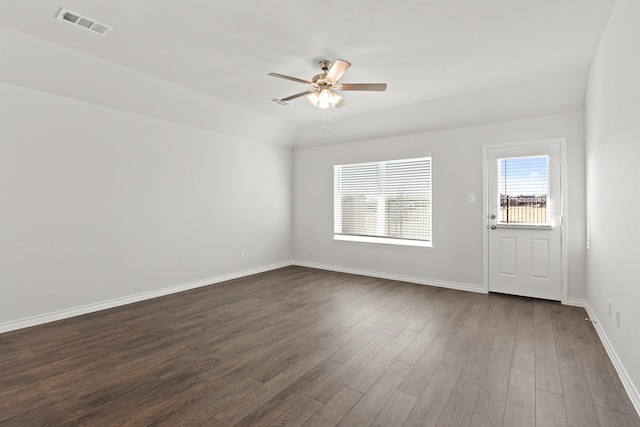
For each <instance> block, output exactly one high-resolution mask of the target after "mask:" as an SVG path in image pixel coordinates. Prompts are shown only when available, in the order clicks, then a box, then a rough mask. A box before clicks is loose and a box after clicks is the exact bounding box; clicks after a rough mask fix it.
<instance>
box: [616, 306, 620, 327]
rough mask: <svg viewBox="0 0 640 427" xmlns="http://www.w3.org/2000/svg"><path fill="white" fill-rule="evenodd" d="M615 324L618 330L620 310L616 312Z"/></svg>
mask: <svg viewBox="0 0 640 427" xmlns="http://www.w3.org/2000/svg"><path fill="white" fill-rule="evenodd" d="M616 324H617V325H618V329H620V310H616Z"/></svg>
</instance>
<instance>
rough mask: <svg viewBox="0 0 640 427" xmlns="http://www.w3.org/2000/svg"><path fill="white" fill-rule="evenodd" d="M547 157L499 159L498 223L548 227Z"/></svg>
mask: <svg viewBox="0 0 640 427" xmlns="http://www.w3.org/2000/svg"><path fill="white" fill-rule="evenodd" d="M548 171H549V157H548V156H532V157H508V158H503V159H498V191H497V194H498V200H497V204H498V223H500V224H521V225H550V222H549V215H548V203H547V199H548V196H549V174H548Z"/></svg>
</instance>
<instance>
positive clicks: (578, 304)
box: [564, 297, 587, 308]
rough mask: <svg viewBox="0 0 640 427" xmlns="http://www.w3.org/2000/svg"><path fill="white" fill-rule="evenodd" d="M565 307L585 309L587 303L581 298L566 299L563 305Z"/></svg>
mask: <svg viewBox="0 0 640 427" xmlns="http://www.w3.org/2000/svg"><path fill="white" fill-rule="evenodd" d="M564 304H565V305H571V306H573V307H582V308H587V301H586V300H583V299H581V298H571V297H569V298H567V301H566V302H565V303H564Z"/></svg>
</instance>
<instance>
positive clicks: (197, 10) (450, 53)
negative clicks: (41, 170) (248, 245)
mask: <svg viewBox="0 0 640 427" xmlns="http://www.w3.org/2000/svg"><path fill="white" fill-rule="evenodd" d="M62 1H63V2H62V3H54V2H51V1H50V0H21V1H6V0H5V1H2V2H0V25H2V26H4V27H6V28H8V29H11V30H15V31H16V32H19V33H24V34H27V35H30V36H34V37H36V38H39V39H45V40H47V41H48V42H51V43H53V44H55V45H60V46H64V47H66V48H70V49H72V50H74V51H79V52H82V53H84V54H88V55H91V56H93V57H96V58H99V59H100V60H103V61H108V62H110V63H112V64H111V65H113V64H117V65H118V66H121V67H122V68H125V69H128V70H133V71H135V72H137V73H142V74H144V75H148V76H152V77H154V78H155V79H160V80H163V81H165V82H170V83H172V84H176V85H179V86H182V87H185V88H188V89H191V90H192V91H195V92H197V93H200V94H204V95H207V96H209V97H213V98H216V99H217V100H222V101H226V102H228V103H232V104H236V105H237V106H239V107H241V108H243V109H249V110H252V111H254V112H256V113H260V114H262V115H266V116H270V117H271V118H273V119H277V120H278V121H281V122H286V123H288V124H290V125H292V126H295V127H297V128H298V129H303V130H304V129H306V128H308V127H309V126H314V127H315V126H317V123H318V122H321V121H322V114H321V113H322V112H320V111H319V110H317V109H315V108H313V107H312V106H311V105H309V104H308V103H307V101H306V100H305V98H299V99H297V100H294V101H292V105H290V106H288V107H284V108H283V107H280V106H278V105H276V104H273V103H270V102H268V101H267V100H268V99H269V98H273V97H285V96H288V95H291V94H294V93H298V92H301V91H303V90H305V88H306V87H305V86H304V85H301V84H298V83H295V82H292V81H287V80H281V79H276V78H273V77H268V76H267V73H269V72H278V73H282V74H287V75H291V76H296V77H299V78H303V79H311V77H312V76H313V75H314V74H317V73H318V72H319V71H320V70H319V67H318V65H317V62H318V61H319V60H320V59H324V58H326V59H329V60H334V59H336V58H341V59H345V60H347V61H349V62H351V63H352V64H353V65H352V67H351V69H349V70H348V71H347V73H346V74H345V75H344V77H343V78H342V79H341V82H342V83H360V82H386V83H387V84H388V89H387V91H386V92H383V93H365V92H344V93H342V95H343V96H344V99H345V101H346V103H347V106H346V107H345V108H341V109H336V110H335V111H333V112H332V117H333V119H334V120H336V121H337V122H340V120H345V119H348V118H349V117H352V116H358V117H359V116H361V115H363V114H365V113H368V114H376V112H377V114H381V113H380V111H385V112H390V111H393V110H394V109H396V110H397V111H398V112H403V113H402V114H405V113H406V111H407V108H409V109H410V108H412V107H411V106H421V105H422V106H423V105H426V104H427V103H433V102H435V103H438V102H440V103H441V102H442V101H441V99H442V98H448V97H453V98H457V99H461V100H463V99H464V96H466V94H486V96H485V99H486V101H487V103H489V104H490V103H491V102H492V101H491V97H492V95H491V91H493V90H498V91H502V92H501V93H502V94H503V95H504V93H503V92H504V90H503V88H514V90H515V91H516V92H517V91H518V89H517V88H523V87H529V88H531V89H530V90H529V92H531V93H530V94H529V95H528V96H529V97H534V98H535V97H536V96H538V97H540V96H541V95H540V94H541V93H544V88H541V87H540V85H541V84H542V85H543V86H544V87H548V88H550V89H549V91H548V94H549V96H550V97H552V98H553V102H554V103H555V104H557V103H558V102H560V103H562V104H563V107H562V108H564V109H571V108H574V109H575V107H576V106H578V108H581V107H580V106H582V105H584V84H583V83H584V82H585V78H586V74H587V72H588V68H589V65H590V63H591V60H592V58H593V55H594V52H595V50H596V47H597V44H598V42H599V40H600V37H601V35H602V32H603V30H604V27H605V25H606V22H607V19H608V17H609V14H610V12H611V9H612V7H613V4H614V2H615V0H446V1H435V0H420V1H418V0H411V1H409V0H405V1H390V0H368V1H365V0H352V1H336V0H326V1H324V2H316V1H313V2H312V1H308V0H279V1H271V2H266V1H262V2H244V1H226V2H221V1H218V0H191V1H177V0H133V1H132V0H108V1H105V0H102V1H97V0H62ZM61 7H64V8H68V9H70V10H73V11H75V12H77V13H80V14H83V15H85V16H87V17H89V18H93V19H95V20H97V21H100V22H102V23H104V24H107V25H109V26H112V27H113V28H114V29H113V31H112V32H111V33H110V34H108V35H107V36H100V35H96V34H93V33H91V32H89V31H85V30H83V29H80V28H77V27H74V26H72V25H70V24H67V23H65V22H62V21H59V20H57V19H55V16H56V14H57V12H58V11H59V10H60V8H61ZM8 43H11V42H7V41H6V40H5V44H4V45H2V44H0V47H1V46H5V49H6V47H7V46H8ZM24 55H27V56H28V55H29V52H26V53H24ZM11 66H12V65H11V64H7V63H5V65H4V68H5V71H6V72H5V74H6V75H10V74H11V73H10V70H8V69H9V68H10V67H11ZM7 70H8V71H7ZM0 71H2V70H0ZM40 73H41V74H42V73H46V70H40ZM17 74H20V75H17ZM23 74H25V73H23V72H21V73H17V72H16V75H14V76H12V77H11V79H13V80H14V81H13V82H14V83H21V81H20V79H22V78H24V79H27V77H21V76H22V75H23ZM111 74H113V73H110V75H111ZM42 75H44V74H42ZM2 77H3V75H0V78H2ZM7 79H8V78H7ZM103 79H104V80H107V79H109V77H108V76H103ZM40 80H41V81H44V80H46V78H42V77H40ZM540 82H543V83H544V82H548V84H543V83H540ZM576 82H578V83H579V85H580V87H578V86H577V84H576ZM57 83H59V82H56V81H55V80H54V79H51V81H50V82H49V83H44V82H41V83H40V86H41V87H39V89H43V90H50V91H52V92H55V93H58V92H59V91H60V89H59V86H60V85H59V84H58V89H56V84H57ZM24 84H25V85H28V84H27V82H26V80H25V82H24ZM47 85H50V86H51V87H50V88H48V87H45V86H47ZM563 87H566V88H567V91H566V93H562V88H563ZM131 89H132V90H133V88H131ZM78 90H79V91H80V89H78ZM107 92H108V91H103V92H101V91H99V90H95V88H94V89H93V91H92V92H91V93H89V92H88V89H86V90H85V91H84V92H83V93H68V94H65V95H68V96H74V97H78V98H81V99H84V100H88V101H91V102H96V103H99V104H110V103H111V104H113V103H114V102H115V101H112V100H107V98H108V97H109V96H110V94H109V93H107ZM558 92H560V94H558ZM519 93H520V94H522V89H520V92H519ZM536 93H537V94H538V95H536ZM483 96H484V95H483ZM461 97H462V98H461ZM502 98H505V99H506V101H505V100H504V99H502ZM502 98H501V99H502V101H500V102H503V103H504V102H506V103H507V104H505V105H501V106H500V108H499V109H498V110H500V111H502V110H509V108H508V107H509V105H508V102H509V101H508V96H507V97H504V96H503V97H502ZM517 101H518V102H520V101H522V98H520V99H518V100H517ZM119 102H121V103H123V104H122V105H115V106H116V107H118V108H122V109H128V108H129V107H127V106H126V105H124V103H125V102H130V101H126V100H123V101H119ZM474 102H476V101H474ZM116 103H117V102H116ZM432 105H436V104H432ZM139 108H143V107H139ZM449 108H453V107H449ZM552 112H553V111H552ZM534 113H535V112H532V114H534ZM521 114H524V113H521ZM151 115H153V114H151Z"/></svg>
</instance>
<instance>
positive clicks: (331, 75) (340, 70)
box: [324, 59, 351, 83]
mask: <svg viewBox="0 0 640 427" xmlns="http://www.w3.org/2000/svg"><path fill="white" fill-rule="evenodd" d="M349 67H351V63H350V62H347V61H343V60H342V59H336V62H334V63H333V65H332V66H331V68H329V71H328V72H327V77H325V78H324V79H325V80H326V81H328V82H331V83H335V82H337V81H338V80H340V77H342V75H343V74H344V72H345V71H347V70H348V69H349Z"/></svg>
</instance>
